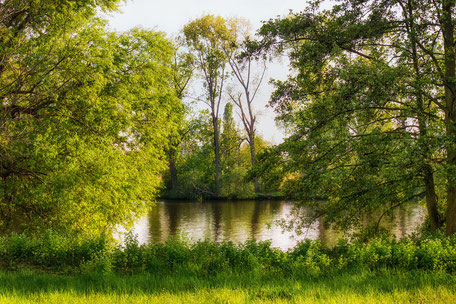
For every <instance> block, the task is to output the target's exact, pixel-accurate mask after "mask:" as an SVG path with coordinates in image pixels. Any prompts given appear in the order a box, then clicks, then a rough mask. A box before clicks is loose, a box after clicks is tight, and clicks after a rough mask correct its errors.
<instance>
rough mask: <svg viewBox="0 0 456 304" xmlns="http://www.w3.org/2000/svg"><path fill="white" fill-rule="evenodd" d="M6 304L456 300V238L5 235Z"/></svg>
mask: <svg viewBox="0 0 456 304" xmlns="http://www.w3.org/2000/svg"><path fill="white" fill-rule="evenodd" d="M0 266H1V268H2V270H1V271H0V303H393V302H396V303H456V288H455V286H456V275H455V274H456V237H442V236H429V237H421V238H415V239H406V240H400V241H395V240H392V241H391V240H388V239H374V240H371V241H370V242H367V243H361V242H353V243H347V242H340V243H339V244H338V245H337V246H335V247H333V248H327V247H324V246H323V245H322V244H320V243H319V242H318V241H316V242H311V241H307V242H303V243H301V244H299V245H298V246H296V247H295V248H293V249H292V250H289V251H287V252H283V251H281V250H279V249H276V248H272V247H271V246H270V244H269V243H268V242H255V241H249V242H246V243H244V244H233V243H229V242H227V243H221V244H217V243H214V242H210V241H203V242H198V243H195V244H191V243H189V242H187V241H185V240H182V239H172V240H169V241H168V242H167V243H165V244H149V245H138V243H137V241H136V240H135V238H133V237H129V238H127V240H126V243H125V245H124V246H113V245H112V244H110V243H109V242H107V241H106V240H105V239H104V238H98V239H81V240H75V239H70V238H65V237H62V236H59V235H57V234H54V233H52V232H49V233H47V234H46V235H44V236H42V237H38V238H36V237H28V236H25V235H10V236H8V237H3V238H0Z"/></svg>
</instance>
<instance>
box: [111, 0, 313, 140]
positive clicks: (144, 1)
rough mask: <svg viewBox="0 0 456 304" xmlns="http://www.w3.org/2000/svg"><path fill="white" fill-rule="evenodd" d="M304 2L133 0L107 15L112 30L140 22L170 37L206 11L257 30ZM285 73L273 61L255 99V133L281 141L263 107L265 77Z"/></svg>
mask: <svg viewBox="0 0 456 304" xmlns="http://www.w3.org/2000/svg"><path fill="white" fill-rule="evenodd" d="M305 6H306V1H305V0H231V1H222V0H191V1H190V0H189V1H184V0H161V1H153V0H133V1H127V3H126V4H124V5H122V6H121V12H120V13H111V14H110V15H109V16H107V19H108V20H109V25H110V27H111V29H113V30H117V31H127V30H129V29H132V28H134V27H138V26H140V27H142V28H145V29H153V30H157V31H162V32H165V33H167V34H168V36H169V37H171V36H173V35H176V34H177V33H178V32H179V31H180V30H181V29H182V28H183V26H184V25H185V24H186V23H188V22H189V21H190V20H192V19H195V18H198V17H201V16H203V15H205V14H213V15H220V16H222V17H242V18H245V19H247V20H249V21H250V23H251V24H252V27H253V28H254V29H255V30H256V29H258V28H259V27H260V26H261V21H266V20H269V19H270V18H276V17H277V16H283V15H286V14H288V12H289V10H290V9H292V10H293V11H295V12H300V11H303V10H304V8H305ZM287 73H288V67H287V64H286V62H282V63H275V64H273V65H272V66H271V67H270V68H269V71H268V73H267V75H266V76H267V79H265V81H264V82H263V86H262V89H261V92H260V93H261V94H260V95H258V96H257V100H255V102H254V103H255V109H256V110H257V111H258V113H259V115H258V125H257V133H258V134H260V135H262V136H263V137H264V138H265V139H266V140H268V141H271V142H273V143H275V144H277V143H279V142H281V141H282V138H283V136H284V135H283V132H282V131H281V130H279V129H278V128H277V127H276V126H275V122H274V113H273V111H272V109H271V108H266V104H267V102H268V100H269V96H270V94H271V92H272V90H273V88H272V87H271V86H270V85H268V80H269V78H270V77H271V75H273V78H275V79H282V80H283V79H285V78H286V75H287Z"/></svg>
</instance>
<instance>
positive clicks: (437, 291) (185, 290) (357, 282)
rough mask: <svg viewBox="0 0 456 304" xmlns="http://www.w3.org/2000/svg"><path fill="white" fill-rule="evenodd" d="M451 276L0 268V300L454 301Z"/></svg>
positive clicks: (395, 272) (394, 272) (391, 272)
mask: <svg viewBox="0 0 456 304" xmlns="http://www.w3.org/2000/svg"><path fill="white" fill-rule="evenodd" d="M455 286H456V276H454V275H451V274H448V273H444V272H430V271H423V270H419V271H399V270H391V269H388V270H387V269H384V270H376V271H367V270H362V271H359V272H356V271H351V272H340V273H334V274H332V275H328V276H319V277H315V278H311V277H307V278H306V277H302V278H298V277H296V276H294V277H287V276H285V275H273V274H270V273H269V274H260V273H251V272H246V273H241V274H225V273H218V274H216V275H214V276H207V277H201V276H194V275H191V274H186V273H175V274H172V275H171V274H168V275H164V276H163V275H162V276H160V275H153V274H140V275H133V276H127V275H119V274H105V275H96V274H90V275H82V274H81V275H53V274H39V273H35V272H33V271H22V272H13V273H5V272H3V273H0V303H160V304H162V303H173V304H174V303H456V288H455Z"/></svg>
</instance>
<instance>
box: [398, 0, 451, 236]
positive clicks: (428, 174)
mask: <svg viewBox="0 0 456 304" xmlns="http://www.w3.org/2000/svg"><path fill="white" fill-rule="evenodd" d="M407 10H408V12H404V13H405V14H407V13H408V16H407V17H408V20H409V21H408V24H407V32H408V35H409V37H410V41H411V48H412V49H411V54H412V60H413V69H414V72H415V90H416V92H415V97H416V102H417V109H418V113H417V116H418V128H419V131H420V139H419V141H418V143H419V145H420V148H421V151H422V155H423V164H422V167H421V172H422V174H423V181H424V185H425V188H426V209H427V213H428V217H429V223H430V226H431V230H432V231H435V230H437V229H439V228H441V227H442V221H441V218H440V214H439V212H438V209H437V202H438V199H437V194H436V193H435V184H434V173H433V171H432V167H431V165H430V164H429V159H430V156H431V152H430V149H429V146H428V144H427V143H426V141H425V140H423V139H426V136H427V135H428V134H427V126H428V121H427V118H426V113H425V109H424V102H423V93H422V91H421V87H420V85H419V81H420V78H421V72H420V66H419V59H418V52H417V41H416V40H417V37H416V31H415V26H416V24H415V16H414V13H413V10H414V4H413V1H412V0H409V1H408V2H407Z"/></svg>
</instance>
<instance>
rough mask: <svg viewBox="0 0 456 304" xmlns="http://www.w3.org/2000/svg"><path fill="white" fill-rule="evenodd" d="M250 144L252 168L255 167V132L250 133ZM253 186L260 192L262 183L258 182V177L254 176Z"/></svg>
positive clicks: (256, 191)
mask: <svg viewBox="0 0 456 304" xmlns="http://www.w3.org/2000/svg"><path fill="white" fill-rule="evenodd" d="M249 146H250V162H251V164H252V168H253V167H255V163H256V162H255V134H249ZM253 188H254V189H255V193H259V192H260V183H259V182H258V177H256V176H255V177H254V178H253Z"/></svg>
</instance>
